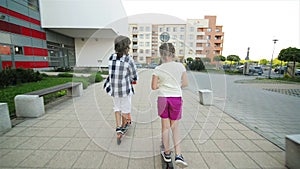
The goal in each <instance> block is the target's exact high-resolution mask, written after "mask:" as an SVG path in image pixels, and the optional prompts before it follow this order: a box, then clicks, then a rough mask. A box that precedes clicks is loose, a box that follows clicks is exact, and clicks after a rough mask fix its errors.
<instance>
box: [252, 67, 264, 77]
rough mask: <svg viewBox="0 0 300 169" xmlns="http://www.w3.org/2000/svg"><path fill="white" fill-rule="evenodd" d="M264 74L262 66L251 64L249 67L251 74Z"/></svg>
mask: <svg viewBox="0 0 300 169" xmlns="http://www.w3.org/2000/svg"><path fill="white" fill-rule="evenodd" d="M256 73H257V74H258V75H262V74H263V73H264V71H263V69H262V68H261V67H260V66H250V68H249V74H251V75H254V74H256Z"/></svg>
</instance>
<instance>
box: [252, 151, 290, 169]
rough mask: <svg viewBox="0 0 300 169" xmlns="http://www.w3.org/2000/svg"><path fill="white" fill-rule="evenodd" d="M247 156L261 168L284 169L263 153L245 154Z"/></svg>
mask: <svg viewBox="0 0 300 169" xmlns="http://www.w3.org/2000/svg"><path fill="white" fill-rule="evenodd" d="M247 154H248V155H249V156H250V157H251V158H252V159H253V160H254V161H255V162H256V163H257V164H258V165H259V166H260V167H262V168H285V167H284V165H282V164H280V163H279V162H278V161H277V160H275V159H274V158H273V157H272V156H270V155H269V154H267V153H265V152H247Z"/></svg>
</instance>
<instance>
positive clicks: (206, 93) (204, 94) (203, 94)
mask: <svg viewBox="0 0 300 169" xmlns="http://www.w3.org/2000/svg"><path fill="white" fill-rule="evenodd" d="M199 97H200V104H202V105H212V101H213V93H212V91H211V90H208V89H201V90H199Z"/></svg>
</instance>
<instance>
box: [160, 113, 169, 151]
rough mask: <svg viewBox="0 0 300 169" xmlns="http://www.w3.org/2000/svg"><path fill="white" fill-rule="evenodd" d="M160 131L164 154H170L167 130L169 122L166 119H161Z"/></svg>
mask: <svg viewBox="0 0 300 169" xmlns="http://www.w3.org/2000/svg"><path fill="white" fill-rule="evenodd" d="M161 129H162V141H163V145H164V147H165V153H166V154H170V145H169V129H170V120H169V119H167V118H162V119H161Z"/></svg>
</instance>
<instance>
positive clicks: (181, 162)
mask: <svg viewBox="0 0 300 169" xmlns="http://www.w3.org/2000/svg"><path fill="white" fill-rule="evenodd" d="M175 164H176V165H177V166H179V167H180V168H185V167H187V166H188V164H187V163H186V162H185V161H184V159H183V157H182V155H181V154H179V155H176V156H175Z"/></svg>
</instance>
